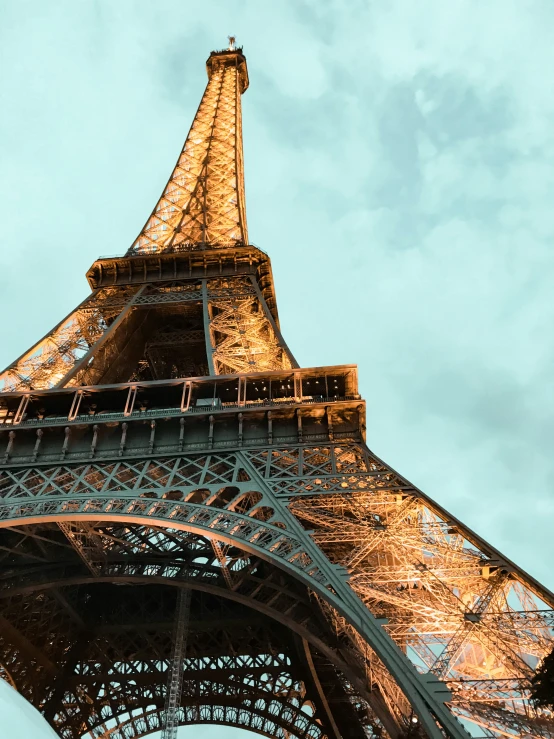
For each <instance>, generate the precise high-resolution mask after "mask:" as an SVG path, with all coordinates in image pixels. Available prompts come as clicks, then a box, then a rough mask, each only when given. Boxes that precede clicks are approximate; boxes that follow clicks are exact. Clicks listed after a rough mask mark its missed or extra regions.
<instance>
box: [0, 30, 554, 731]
mask: <svg viewBox="0 0 554 739" xmlns="http://www.w3.org/2000/svg"><path fill="white" fill-rule="evenodd" d="M207 66H208V77H209V81H208V85H207V87H206V91H205V93H204V97H203V98H202V101H201V104H200V107H199V109H198V112H197V115H196V118H195V120H194V123H193V126H192V128H191V130H190V133H189V135H188V137H187V140H186V142H185V146H184V148H183V151H182V153H181V156H180V158H179V161H178V163H177V166H176V168H175V170H174V172H173V174H172V176H171V178H170V180H169V183H168V185H167V187H166V188H165V190H164V193H163V195H162V197H161V199H160V201H159V202H158V204H157V205H156V208H155V209H154V211H153V213H152V215H151V216H150V218H149V220H148V221H147V223H146V225H145V227H144V229H143V230H142V232H141V234H140V235H139V237H138V239H137V240H136V241H135V243H134V244H133V246H132V247H131V249H130V250H129V251H128V252H127V254H126V255H125V256H124V257H115V258H109V259H108V258H105V259H104V258H101V259H99V260H98V261H97V262H95V264H94V265H93V266H92V267H91V269H90V270H89V273H88V279H89V283H90V285H91V288H92V289H93V292H92V294H91V295H90V296H89V297H88V298H87V299H86V300H85V301H84V302H83V303H81V305H79V306H78V307H77V309H76V310H75V311H74V312H73V313H71V314H70V316H68V317H67V318H65V319H64V320H63V321H62V322H61V323H60V324H58V325H57V326H56V327H55V328H54V329H53V330H52V331H51V332H49V333H48V334H47V336H46V337H44V338H43V339H42V340H41V341H40V342H38V343H37V344H36V345H34V346H33V347H32V348H31V349H30V350H29V351H28V352H26V353H25V354H24V355H22V356H21V357H20V358H19V359H18V360H16V361H15V362H14V363H12V364H11V365H10V366H9V367H8V368H7V369H6V370H5V371H4V372H3V373H2V374H1V375H0V444H1V445H2V450H3V451H2V453H1V456H0V666H1V667H0V677H3V678H4V679H7V680H9V681H10V682H11V683H12V684H13V685H15V687H16V688H17V689H18V690H19V691H20V692H21V693H22V694H23V695H24V696H25V697H27V698H28V699H29V700H30V701H31V702H32V703H33V704H34V705H35V706H36V707H37V708H39V710H41V711H42V713H43V714H44V715H45V717H46V718H47V720H48V721H49V722H50V723H51V724H52V726H54V727H55V729H56V731H57V732H58V733H59V735H60V737H62V739H77V738H78V737H83V736H86V737H89V739H100V738H101V739H134V738H135V737H141V736H145V735H147V734H149V733H151V732H152V731H156V730H160V729H162V728H163V726H164V724H163V720H164V706H166V705H167V706H169V708H170V710H169V711H166V713H165V715H166V716H168V717H169V715H170V714H171V715H170V718H171V720H170V721H169V724H170V725H169V726H168V728H169V730H170V731H174V729H175V727H176V726H177V725H181V724H192V723H220V724H224V725H230V726H241V727H244V728H249V729H251V730H253V731H256V732H258V733H260V734H264V735H266V736H268V737H282V739H289V737H298V738H301V739H304V738H306V739H341V737H343V738H344V739H346V737H349V739H364V738H365V739H378V738H389V739H404V738H405V737H407V736H414V733H415V735H417V736H419V737H428V739H444V737H450V738H451V739H467V737H468V736H470V735H471V736H476V735H481V736H482V735H483V732H484V733H485V735H486V736H487V737H500V736H502V737H508V738H510V737H512V738H513V739H516V737H520V736H532V737H542V738H544V739H546V737H551V736H554V717H553V716H552V715H551V714H550V713H549V712H548V711H545V710H542V709H541V710H538V709H535V708H534V706H533V705H532V703H531V701H530V692H529V690H530V687H529V686H530V679H531V677H532V675H533V672H534V670H535V669H536V666H537V664H539V663H540V660H541V659H543V657H544V656H545V655H546V654H547V653H548V652H549V651H550V650H551V649H552V647H553V645H554V635H553V626H554V615H553V614H554V610H552V609H554V596H553V595H552V594H551V593H550V592H549V591H547V590H546V589H545V588H544V587H543V586H541V585H540V584H539V583H537V582H536V581H535V580H534V579H533V578H532V577H530V576H529V575H527V574H526V573H524V572H523V571H521V570H520V569H519V568H518V567H517V566H516V565H514V564H513V563H512V562H510V561H509V560H508V559H506V558H505V557H504V556H503V555H502V554H500V553H499V552H497V551H496V550H494V548H492V547H491V546H490V545H489V544H487V543H486V542H485V541H483V540H482V539H481V538H480V537H479V536H477V535H476V534H475V533H474V532H472V531H471V530H469V529H468V528H467V527H465V526H464V525H463V524H462V523H461V522H460V521H457V520H456V519H454V518H453V517H452V516H451V515H450V514H449V513H448V512H447V511H445V510H443V509H442V508H441V507H440V506H439V505H438V504H437V503H435V502H434V501H432V500H430V499H429V498H427V497H426V496H425V495H424V494H423V493H422V492H421V491H419V490H417V489H416V488H414V487H413V486H412V485H411V484H410V483H409V482H408V481H407V480H406V479H404V478H402V477H401V476H400V475H398V474H397V473H396V472H395V471H394V470H392V469H391V468H390V467H388V466H387V465H386V464H385V463H384V462H382V461H381V460H379V459H378V458H377V457H375V456H374V455H373V454H372V453H371V452H370V451H369V450H368V448H367V447H366V445H365V443H364V439H365V405H364V402H363V401H362V400H361V398H360V395H359V394H358V388H357V374H356V368H355V367H353V366H342V367H335V368H315V369H314V368H312V369H300V368H298V367H297V365H296V362H295V360H294V358H293V356H292V354H291V353H290V351H289V349H288V348H287V346H286V344H285V342H284V339H283V337H282V335H281V333H280V329H279V325H278V317H277V310H276V304H275V295H274V287H273V280H272V275H271V266H270V261H269V259H268V257H267V255H265V254H264V253H263V252H262V251H261V250H259V249H257V247H253V246H250V245H248V241H247V238H248V237H247V231H246V217H245V211H244V182H243V165H242V132H241V109H240V95H241V94H242V92H244V90H245V89H246V87H247V86H248V74H247V70H246V61H245V59H244V56H243V55H242V51H241V50H237V49H235V48H234V46H233V44H231V47H230V48H229V49H228V50H225V51H222V52H214V53H212V55H211V56H210V58H209V59H208V62H207ZM189 602H190V610H189ZM179 603H180V604H181V606H183V608H185V605H186V608H185V610H186V613H187V614H188V616H187V619H188V620H187V623H186V624H185V619H184V617H183V608H181V609H180V610H178V604H179ZM176 611H178V612H179V613H181V616H180V617H179V618H178V621H177V622H178V624H180V626H181V630H180V631H179V629H178V630H177V632H176V635H177V637H179V634H180V635H181V637H182V639H181V637H179V638H178V639H177V648H176V649H175V653H174V659H173V660H171V659H170V655H171V653H172V636H171V635H172V633H173V625H174V623H175V613H176ZM187 629H188V630H189V633H190V638H189V639H188V640H187V648H186V652H185V650H184V642H185V631H186V630H187ZM179 644H180V645H181V646H180V647H179ZM183 665H184V667H185V668H186V669H185V670H184V671H183V670H182V669H181V667H182V666H183ZM168 684H169V686H170V688H169V691H167V690H166V689H165V686H167V685H168ZM468 732H469V733H468Z"/></svg>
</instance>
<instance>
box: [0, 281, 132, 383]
mask: <svg viewBox="0 0 554 739" xmlns="http://www.w3.org/2000/svg"><path fill="white" fill-rule="evenodd" d="M137 289H138V288H131V287H126V288H123V289H120V288H117V289H115V288H113V289H112V288H102V289H100V290H97V291H95V292H94V293H92V295H90V296H89V297H88V298H87V299H86V300H84V301H83V302H82V303H81V304H80V305H79V306H78V308H77V309H76V310H75V311H73V312H72V313H71V314H70V315H69V316H67V317H66V318H64V319H63V321H61V322H60V323H59V324H58V325H57V326H55V327H54V328H53V329H52V331H50V332H49V333H48V334H47V335H46V336H45V337H44V338H42V339H41V340H40V341H39V342H38V343H37V344H35V345H34V346H32V347H31V348H30V349H29V350H28V351H27V352H25V354H23V355H22V356H21V357H19V359H17V360H16V361H15V362H13V363H12V364H11V365H10V366H9V367H7V368H6V369H5V370H4V372H2V373H1V374H0V392H12V391H14V390H35V389H39V388H50V387H55V386H56V385H59V384H60V383H62V382H63V380H64V378H67V376H68V373H70V372H72V371H73V370H74V369H75V368H76V367H79V366H82V365H84V363H83V359H84V358H85V357H87V356H89V352H90V350H91V349H92V347H94V346H96V347H97V348H100V347H99V344H100V343H101V342H102V339H104V338H105V336H106V334H108V333H109V332H110V328H111V329H112V331H113V329H114V328H115V326H114V323H117V324H118V323H119V321H121V319H122V318H123V317H124V315H125V314H126V310H125V308H126V307H127V306H129V305H130V303H131V300H132V298H133V295H134V294H135V293H136V292H137ZM118 319H119V321H118ZM102 343H103V342H102ZM81 379H82V380H84V379H85V376H83V377H82V378H79V380H81ZM87 379H91V378H87ZM77 384H79V382H77Z"/></svg>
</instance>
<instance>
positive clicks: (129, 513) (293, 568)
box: [0, 482, 466, 739]
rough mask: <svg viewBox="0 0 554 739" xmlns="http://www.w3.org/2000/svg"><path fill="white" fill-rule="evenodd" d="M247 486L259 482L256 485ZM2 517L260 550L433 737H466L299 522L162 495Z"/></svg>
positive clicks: (12, 506)
mask: <svg viewBox="0 0 554 739" xmlns="http://www.w3.org/2000/svg"><path fill="white" fill-rule="evenodd" d="M219 487H220V486H219ZM249 487H250V489H251V488H252V487H253V485H252V483H251V482H250V483H249ZM290 515H291V521H292V520H293V518H292V514H290ZM0 519H1V520H0V527H7V526H11V525H14V524H15V523H17V524H18V525H21V524H31V523H39V522H48V521H50V522H60V521H64V520H72V521H113V522H120V521H129V522H133V523H137V524H140V525H143V526H152V525H155V526H161V527H168V526H170V527H171V528H173V529H181V530H184V531H189V532H192V533H196V534H199V535H201V536H208V537H209V538H214V539H216V540H219V541H222V542H224V543H226V544H232V545H234V546H237V547H239V548H242V549H245V550H246V551H249V552H251V553H252V554H256V555H258V556H259V557H261V558H262V559H265V560H266V561H268V562H270V563H272V564H273V565H275V566H276V567H278V568H280V569H283V570H286V571H288V572H289V573H290V574H291V575H293V577H295V578H296V579H298V580H300V581H303V582H304V583H305V584H307V585H308V586H309V587H310V588H311V589H312V590H314V592H316V593H317V594H318V595H319V596H320V597H322V598H323V600H324V601H326V602H327V603H328V604H329V605H330V606H331V607H332V608H334V609H335V610H336V611H337V612H338V613H340V614H341V615H342V616H343V617H344V618H345V619H346V620H347V621H348V622H349V623H350V625H351V626H352V627H353V628H354V629H355V630H356V631H357V632H358V633H359V634H360V635H361V637H362V638H363V639H364V640H365V641H366V642H367V643H368V644H369V645H370V646H371V648H372V649H373V650H374V652H375V653H376V654H377V656H378V657H379V659H380V660H381V661H382V662H383V664H384V665H385V666H386V668H387V669H388V671H389V672H390V674H391V675H392V676H393V678H394V680H395V682H396V684H397V685H398V686H399V688H400V689H401V691H402V692H403V693H404V695H405V696H406V697H407V698H408V700H409V702H410V704H411V705H412V706H413V708H414V710H415V711H416V713H417V714H418V715H419V718H420V720H421V722H422V724H423V726H424V728H425V730H426V731H427V733H428V734H429V736H430V737H431V739H441V738H442V732H441V731H440V729H439V728H438V727H437V723H436V719H438V720H439V722H440V724H441V725H442V726H443V727H444V728H445V729H446V730H447V732H448V733H449V734H450V735H451V736H452V737H455V738H456V737H459V739H463V737H464V735H465V733H466V732H465V730H464V729H463V728H462V726H461V725H460V724H459V723H458V721H457V719H456V718H455V717H454V716H453V714H452V713H450V711H449V710H448V709H447V708H446V706H444V703H443V701H442V700H441V699H440V698H439V699H437V696H436V693H435V690H434V686H433V684H432V683H431V684H430V683H428V682H427V681H426V680H424V679H422V677H421V676H420V675H419V673H418V672H417V671H416V669H415V667H414V666H413V665H412V664H411V663H410V661H409V660H408V659H407V657H406V656H405V655H404V654H403V653H402V651H401V650H400V649H399V648H398V647H397V646H396V645H395V644H394V643H393V642H392V641H391V640H390V639H389V638H388V637H387V636H386V634H385V633H384V632H383V631H382V630H381V627H380V624H379V623H378V622H377V621H376V620H375V619H374V617H373V616H372V615H371V613H370V612H369V611H368V610H367V608H366V607H365V606H364V604H363V603H362V602H361V601H360V600H359V599H358V598H357V596H356V595H355V593H354V591H352V590H351V589H350V587H349V586H348V585H347V583H346V581H345V579H344V578H342V577H340V576H339V573H338V572H337V570H336V569H335V568H333V566H332V565H331V564H330V563H329V562H328V560H327V559H326V558H325V556H324V555H323V554H322V553H321V552H320V551H319V550H318V549H317V548H316V547H315V546H313V544H311V543H310V540H309V538H307V537H304V538H300V535H299V529H298V526H299V525H297V526H296V532H297V533H296V534H294V533H293V531H292V530H291V528H292V527H290V528H289V529H287V530H283V529H282V528H280V527H277V526H275V525H274V524H273V523H272V522H271V521H270V522H267V521H265V522H262V521H258V520H256V519H253V518H251V517H249V516H245V515H243V514H240V513H237V512H235V511H231V510H229V509H219V508H215V509H214V508H210V507H207V506H205V505H202V504H198V503H190V502H180V501H171V500H167V499H160V498H155V499H150V498H144V497H116V496H114V497H103V496H102V497H99V498H95V499H91V498H79V497H64V498H58V497H53V498H49V499H41V498H39V499H34V500H26V501H25V502H19V503H8V504H3V505H1V506H0ZM307 549H309V550H310V551H309V553H308V552H307V551H306V550H307ZM311 555H312V556H311ZM435 684H436V681H435ZM431 710H432V712H431ZM433 714H434V715H433Z"/></svg>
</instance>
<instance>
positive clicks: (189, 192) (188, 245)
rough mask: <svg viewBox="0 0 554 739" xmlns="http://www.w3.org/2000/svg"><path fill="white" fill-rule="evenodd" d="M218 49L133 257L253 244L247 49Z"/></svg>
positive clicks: (134, 247) (232, 44)
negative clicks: (247, 167)
mask: <svg viewBox="0 0 554 739" xmlns="http://www.w3.org/2000/svg"><path fill="white" fill-rule="evenodd" d="M231 38H232V37H230V44H229V48H228V49H225V50H223V51H212V53H211V54H210V56H209V58H208V61H207V62H206V68H207V71H208V84H207V86H206V90H205V91H204V95H203V96H202V100H201V101H200V105H199V107H198V111H197V112H196V116H195V118H194V121H193V124H192V126H191V129H190V131H189V134H188V136H187V139H186V141H185V145H184V146H183V150H182V151H181V155H180V156H179V160H178V161H177V164H176V165H175V169H174V170H173V172H172V174H171V177H170V178H169V181H168V183H167V185H166V187H165V189H164V191H163V193H162V196H161V198H160V199H159V201H158V203H157V205H156V207H155V208H154V210H153V211H152V214H151V216H150V218H149V219H148V221H147V222H146V224H145V225H144V228H143V229H142V231H141V232H140V234H139V236H138V238H137V239H136V241H135V242H134V244H133V246H132V247H131V249H130V250H129V252H128V254H152V253H153V254H157V253H163V252H166V251H168V250H179V249H183V250H187V249H206V248H215V247H224V248H233V247H236V246H244V245H245V244H248V230H247V227H246V210H245V203H244V167H243V154H242V120H241V104H240V98H241V95H242V94H243V92H245V91H246V89H247V88H248V69H247V67H246V59H245V57H244V55H243V53H242V49H237V48H235V43H234V39H233V40H232V41H231Z"/></svg>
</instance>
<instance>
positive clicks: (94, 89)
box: [0, 0, 554, 737]
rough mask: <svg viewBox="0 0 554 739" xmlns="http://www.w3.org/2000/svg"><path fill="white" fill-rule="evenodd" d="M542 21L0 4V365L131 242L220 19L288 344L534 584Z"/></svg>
mask: <svg viewBox="0 0 554 739" xmlns="http://www.w3.org/2000/svg"><path fill="white" fill-rule="evenodd" d="M553 24H554V4H552V2H551V1H550V0H543V1H541V0H536V1H533V0H517V2H516V1H515V0H514V1H512V0H482V1H480V2H476V1H474V2H461V1H457V0H449V2H447V3H445V2H444V1H443V0H436V1H435V2H431V1H430V0H420V1H419V2H417V3H416V2H410V1H409V0H387V2H382V1H379V0H373V1H371V0H350V2H348V3H344V2H341V1H340V0H336V1H335V0H288V1H287V0H277V1H274V2H271V3H269V2H268V3H266V2H260V0H240V1H237V2H235V1H234V0H221V1H220V2H216V1H215V0H204V2H202V3H197V2H192V0H163V2H160V1H159V0H141V1H140V2H139V1H138V0H135V1H134V2H132V1H128V0H117V2H115V0H97V1H96V2H94V1H93V0H83V1H82V2H79V3H75V2H73V1H71V0H69V1H68V2H61V1H60V0H51V2H49V3H44V2H42V1H41V0H37V2H27V1H26V0H4V2H3V3H2V4H1V6H0V68H1V70H2V74H1V75H0V108H1V110H2V115H1V116H0V161H1V167H0V210H1V222H2V224H3V226H2V237H1V241H0V309H1V310H2V316H3V320H2V329H1V330H2V342H1V344H0V364H2V365H6V364H8V363H9V362H10V361H11V360H12V359H14V358H15V357H16V356H17V355H18V354H19V353H21V352H22V351H23V350H24V349H26V348H27V347H28V346H29V345H30V344H31V343H32V342H33V341H34V340H36V339H38V338H39V337H40V336H41V335H42V334H43V333H45V332H46V331H47V330H48V329H49V328H50V327H51V326H52V325H53V324H55V323H56V322H57V321H58V320H59V319H60V318H61V317H62V316H63V315H65V314H66V313H68V312H69V311H70V310H71V309H72V308H73V307H74V305H76V304H77V303H78V302H79V301H80V300H81V299H82V298H83V297H84V296H85V295H86V293H87V292H88V288H87V284H86V281H85V278H84V274H85V271H86V269H87V268H88V266H89V265H90V264H91V263H92V261H93V260H94V259H95V258H96V257H97V256H99V255H109V254H117V253H122V252H124V251H125V250H126V249H127V247H128V246H129V245H130V244H131V242H132V241H133V240H134V238H135V237H136V235H137V233H138V231H139V230H140V228H141V226H142V225H143V223H144V221H145V220H146V217H147V215H148V214H149V213H150V210H151V208H152V207H153V205H154V203H155V202H156V200H157V198H158V196H159V194H160V192H161V190H162V188H163V186H164V184H165V182H166V179H167V177H168V175H169V173H170V171H171V169H172V167H173V165H174V162H175V160H176V158H177V156H178V153H179V151H180V148H181V146H182V142H183V140H184V138H185V136H186V133H187V130H188V128H189V125H190V123H191V121H192V118H193V116H194V112H195V110H196V107H197V105H198V102H199V100H200V97H201V94H202V92H203V89H204V85H205V83H206V77H205V68H204V61H205V59H206V57H207V55H208V53H209V51H210V50H211V49H213V48H220V47H222V46H224V45H225V44H226V38H227V35H228V34H232V33H234V34H236V35H237V38H238V41H239V43H241V44H243V45H244V50H245V54H246V56H247V59H248V65H249V74H250V84H251V86H250V89H249V90H248V91H247V93H246V94H245V96H244V97H243V110H244V136H245V142H244V143H245V160H246V178H247V180H246V190H247V210H248V221H249V231H250V238H251V240H252V241H253V242H254V243H255V244H257V245H259V246H260V247H261V248H263V249H264V250H266V251H268V252H269V253H270V255H271V257H272V260H273V267H274V274H275V280H276V286H277V294H278V298H279V311H280V316H281V324H282V328H283V332H284V334H285V336H286V338H287V341H288V343H289V345H290V346H291V348H292V350H293V352H295V354H296V356H297V358H298V360H299V362H300V364H301V365H306V366H313V365H318V364H340V363H350V362H355V363H357V364H358V365H359V372H360V382H361V390H362V393H363V395H364V397H365V398H366V399H367V404H368V444H369V446H370V448H371V449H373V450H374V451H375V452H376V453H377V454H378V455H379V456H381V457H384V458H385V459H386V460H387V461H388V462H389V463H390V464H392V466H393V467H395V468H396V469H398V470H399V471H400V472H402V473H403V474H404V475H405V476H407V477H408V478H409V479H410V480H411V481H412V482H414V483H416V484H417V485H419V486H420V487H421V488H423V490H425V491H426V492H427V493H428V494H430V495H431V496H433V497H434V498H436V499H437V500H438V501H439V502H440V503H441V504H443V505H444V506H445V507H447V508H449V509H450V510H451V511H452V513H454V514H455V515H457V516H459V517H461V518H463V519H464V520H465V521H466V522H467V523H468V524H469V525H470V526H472V527H473V528H474V529H476V530H477V531H478V532H479V533H480V534H482V535H483V536H485V537H486V538H487V539H489V540H490V541H491V543H493V544H494V545H495V546H497V547H499V548H500V549H501V550H502V551H504V552H505V553H506V554H507V555H508V556H509V557H510V558H512V559H514V560H515V561H516V562H518V563H519V564H520V565H521V566H522V567H524V568H525V569H527V570H528V571H529V572H531V573H532V574H533V575H535V576H537V577H538V578H540V579H541V580H542V581H543V582H544V583H545V584H547V585H548V586H550V587H554V571H553V568H552V566H551V562H552V559H553V557H554V536H552V520H553V516H554V492H553V488H554V458H553V454H552V447H553V444H554V433H553V432H554V420H553V418H552V409H553V407H554V388H553V383H552V375H553V363H554V336H553V332H552V326H553V325H554V300H553V297H552V290H553V284H554V250H553V246H552V237H553V234H554V208H553V207H552V203H551V200H552V190H553V185H554V169H553V167H552V164H553V158H554V129H553V127H552V121H553V119H554V96H553V89H552V88H553V84H552V69H553V68H554V46H553V45H552V36H551V30H552V27H553ZM213 735H214V736H215V734H213ZM208 736H211V734H208V733H207V734H206V737H208ZM218 736H221V732H219V731H218ZM228 736H229V737H231V734H230V733H229V735H228Z"/></svg>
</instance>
